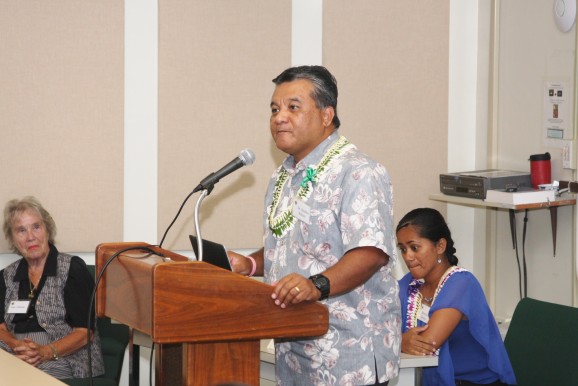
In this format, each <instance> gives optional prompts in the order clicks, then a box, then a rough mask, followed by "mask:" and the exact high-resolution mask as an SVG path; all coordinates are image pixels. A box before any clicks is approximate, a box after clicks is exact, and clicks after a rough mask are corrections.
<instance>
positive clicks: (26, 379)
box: [0, 350, 65, 386]
mask: <svg viewBox="0 0 578 386" xmlns="http://www.w3.org/2000/svg"><path fill="white" fill-rule="evenodd" d="M0 374H1V375H0V384H2V385H6V386H8V385H18V386H39V385H42V386H63V385H65V384H64V383H62V382H60V381H59V380H58V379H56V378H54V377H52V376H50V375H48V374H46V373H45V372H44V371H42V370H38V369H37V368H36V367H34V366H32V365H29V364H28V363H26V362H24V361H22V360H20V359H18V358H16V357H15V356H14V355H12V354H10V353H7V352H6V351H4V350H0Z"/></svg>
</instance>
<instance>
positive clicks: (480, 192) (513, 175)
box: [440, 169, 532, 200]
mask: <svg viewBox="0 0 578 386" xmlns="http://www.w3.org/2000/svg"><path fill="white" fill-rule="evenodd" d="M520 187H528V188H531V187H532V182H531V179H530V172H518V171H512V170H499V169H486V170H476V171H471V172H459V173H447V174H440V191H441V192H442V193H444V194H447V195H450V196H460V197H468V198H479V199H482V200H483V199H484V198H486V191H487V190H488V189H517V188H520Z"/></svg>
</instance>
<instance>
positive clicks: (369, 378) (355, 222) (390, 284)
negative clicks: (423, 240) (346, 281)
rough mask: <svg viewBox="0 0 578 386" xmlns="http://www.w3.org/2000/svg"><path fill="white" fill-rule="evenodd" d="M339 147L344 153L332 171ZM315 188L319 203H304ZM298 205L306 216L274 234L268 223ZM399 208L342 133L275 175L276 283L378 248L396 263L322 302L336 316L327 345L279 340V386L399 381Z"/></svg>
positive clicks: (271, 240)
mask: <svg viewBox="0 0 578 386" xmlns="http://www.w3.org/2000/svg"><path fill="white" fill-rule="evenodd" d="M344 141H345V142H344ZM338 142H341V145H342V146H341V147H340V148H339V149H338V150H337V151H334V153H335V154H334V156H333V157H330V158H331V159H330V160H329V162H326V161H327V156H326V154H328V153H330V152H331V151H332V150H335V148H336V147H335V146H336V144H337V143H338ZM322 164H324V165H325V167H320V168H316V167H317V166H319V165H322ZM307 169H309V170H307ZM312 170H313V172H312V173H309V172H311V171H312ZM315 173H317V174H315ZM280 174H285V175H286V176H285V178H286V180H285V183H284V184H279V183H278V181H279V176H280ZM308 175H309V177H307V176H308ZM308 184H309V189H310V190H311V191H310V194H308V195H305V196H304V195H303V194H300V192H299V191H300V189H301V193H302V191H303V189H302V187H306V186H307V185H308ZM276 196H277V199H276V201H277V203H276V204H275V203H274V205H272V202H273V201H274V197H276ZM296 197H297V199H298V200H300V201H302V202H303V204H305V205H306V208H307V210H306V211H305V212H306V213H307V214H306V215H305V216H303V215H296V216H295V217H296V218H295V219H294V221H293V224H292V225H291V226H289V227H286V228H287V229H285V230H284V231H283V232H277V234H274V232H273V231H272V230H271V229H270V227H269V219H270V218H273V217H274V216H279V215H281V214H282V213H283V211H285V213H287V210H288V211H289V212H291V206H292V205H293V206H295V205H297V204H296V203H295V199H296ZM392 200H393V196H392V187H391V182H390V178H389V175H388V173H387V171H386V170H385V168H384V167H383V166H382V165H380V164H378V163H376V162H375V161H373V160H372V159H370V158H369V157H368V156H366V155H365V154H363V153H361V152H360V151H359V150H358V149H357V148H356V147H355V146H354V145H352V144H350V143H349V142H347V140H345V138H344V137H340V136H339V133H338V131H337V130H336V131H335V132H334V133H333V134H332V135H331V136H330V137H328V138H327V139H326V140H325V141H324V142H322V143H321V144H320V145H319V146H317V148H316V149H314V151H313V152H311V153H310V154H309V155H307V156H306V157H305V158H304V159H303V160H301V161H300V162H299V163H298V164H297V165H294V160H293V157H292V156H289V157H287V159H286V160H285V161H284V162H283V164H282V165H281V166H280V167H279V168H278V169H277V170H276V171H275V173H274V174H273V176H272V179H271V181H270V184H269V187H268V190H267V194H266V199H265V213H264V224H265V233H264V245H265V251H264V252H265V281H266V282H267V283H269V284H272V283H274V282H276V281H278V280H279V279H281V278H282V277H284V276H286V275H288V274H289V273H292V272H295V273H298V274H300V275H302V276H304V277H309V276H311V275H314V274H317V273H322V272H323V271H325V270H326V269H327V268H328V267H330V266H332V265H334V264H336V263H337V262H338V261H339V260H340V259H341V258H342V257H343V255H344V254H345V253H346V252H347V251H349V250H351V249H354V248H357V247H363V246H372V247H376V248H379V249H381V250H383V251H384V252H385V253H387V255H388V256H389V262H388V264H387V265H386V266H384V267H382V268H381V269H380V270H379V271H378V272H376V273H375V274H374V275H373V276H372V277H371V278H370V279H369V280H367V281H366V282H365V283H364V284H362V285H360V286H359V287H357V288H355V289H354V290H352V291H350V292H348V293H345V294H342V295H339V296H331V297H330V298H329V299H327V300H325V301H323V303H324V304H325V305H326V306H327V308H328V310H329V331H328V332H327V333H326V334H325V335H324V336H321V337H318V338H317V339H311V340H300V341H295V340H277V341H276V344H275V353H276V379H277V385H284V386H285V385H299V386H302V385H370V384H371V385H373V384H375V382H376V379H377V380H379V382H385V381H387V380H390V379H392V378H394V377H396V376H397V374H398V368H399V352H400V345H401V310H400V303H399V294H398V292H399V289H398V284H397V281H396V280H395V279H394V278H393V276H392V267H393V265H394V264H395V263H396V260H397V250H396V243H395V234H394V229H393V201H392ZM271 210H273V213H270V211H271ZM292 212H295V211H294V210H293V211H292ZM270 215H271V217H270ZM376 367H377V368H376ZM376 371H377V374H376Z"/></svg>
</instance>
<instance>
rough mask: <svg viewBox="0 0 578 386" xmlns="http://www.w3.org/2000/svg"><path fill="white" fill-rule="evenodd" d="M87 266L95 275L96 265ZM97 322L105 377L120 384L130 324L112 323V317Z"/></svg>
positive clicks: (99, 319) (98, 319)
mask: <svg viewBox="0 0 578 386" xmlns="http://www.w3.org/2000/svg"><path fill="white" fill-rule="evenodd" d="M87 268H88V270H89V272H90V273H91V274H92V275H93V276H94V275H95V267H94V265H88V266H87ZM96 323H97V326H98V332H99V334H100V346H101V349H102V357H103V360H104V376H103V378H106V379H112V380H114V381H115V383H116V384H117V385H118V382H119V380H120V374H121V372H122V363H123V360H124V354H125V350H126V346H127V345H128V341H129V329H128V326H126V325H124V324H118V323H112V322H111V320H110V318H97V320H96Z"/></svg>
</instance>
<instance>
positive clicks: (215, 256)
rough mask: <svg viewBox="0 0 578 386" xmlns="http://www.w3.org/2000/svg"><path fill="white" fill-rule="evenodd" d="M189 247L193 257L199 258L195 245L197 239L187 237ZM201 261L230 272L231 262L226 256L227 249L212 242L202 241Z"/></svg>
mask: <svg viewBox="0 0 578 386" xmlns="http://www.w3.org/2000/svg"><path fill="white" fill-rule="evenodd" d="M189 240H191V245H192V246H193V251H194V252H195V256H196V257H197V258H198V256H199V248H198V245H197V237H196V236H193V235H189ZM203 261H204V262H205V263H209V264H213V265H215V266H217V267H220V268H223V269H226V270H229V271H232V268H231V262H230V261H229V256H228V255H227V248H225V246H224V245H223V244H219V243H215V242H213V241H209V240H205V239H203Z"/></svg>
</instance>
